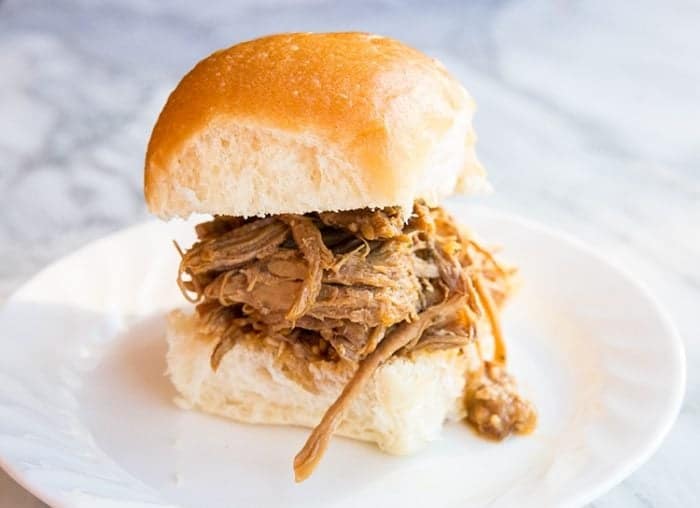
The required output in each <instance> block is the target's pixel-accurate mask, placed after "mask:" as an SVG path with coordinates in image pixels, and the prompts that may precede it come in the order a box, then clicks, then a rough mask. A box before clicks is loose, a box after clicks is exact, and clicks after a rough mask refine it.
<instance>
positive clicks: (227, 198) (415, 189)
mask: <svg viewBox="0 0 700 508" xmlns="http://www.w3.org/2000/svg"><path fill="white" fill-rule="evenodd" d="M473 112H474V102H473V101H472V99H471V98H470V97H469V95H468V93H467V91H466V90H465V89H464V88H463V87H462V86H461V85H460V84H459V83H458V82H457V81H456V80H455V79H454V78H453V77H452V76H450V74H449V73H448V72H447V71H446V69H445V68H444V67H443V66H442V64H440V63H439V62H438V61H436V60H434V59H432V58H429V57H428V56H426V55H424V54H423V53H421V52H419V51H417V50H415V49H413V48H410V47H408V46H405V45H404V44H402V43H400V42H398V41H396V40H394V39H390V38H387V37H380V36H377V35H370V34H365V33H291V34H280V35H272V36H268V37H263V38H261V39H256V40H253V41H250V42H244V43H242V44H237V45H236V46H233V47H231V48H229V49H224V50H221V51H217V52H216V53H214V54H212V55H211V56H209V57H207V58H205V59H204V60H202V61H201V62H199V63H198V64H197V65H196V66H195V68H194V69H192V70H191V71H190V72H189V73H188V74H187V75H186V76H185V77H184V78H183V79H182V81H181V82H180V84H179V85H178V86H177V87H176V88H175V90H174V91H173V92H172V94H171V95H170V97H169V99H168V102H167V103H166V104H165V107H164V108H163V111H162V112H161V114H160V117H159V118H158V121H157V122H156V125H155V127H154V129H153V133H152V135H151V140H150V142H149V144H148V152H147V154H146V168H145V195H146V201H147V202H148V206H149V208H150V210H151V211H152V212H153V213H155V214H157V215H159V216H160V217H162V218H171V217H176V216H180V217H187V216H189V215H190V214H192V213H204V214H225V215H234V216H244V217H247V216H261V215H268V214H279V213H299V214H303V213H309V212H315V211H331V210H350V209H356V208H365V207H369V208H375V207H385V206H400V207H401V208H402V209H403V210H404V217H406V218H407V217H408V215H409V214H410V211H411V209H412V206H413V201H414V200H416V199H424V200H426V201H427V202H428V203H435V202H437V201H438V200H439V199H440V198H443V197H445V196H447V195H449V194H452V193H453V192H455V191H461V192H463V191H469V190H472V189H474V188H476V187H483V186H485V185H486V182H485V176H484V172H483V169H482V168H481V166H480V164H479V163H478V161H477V159H476V156H475V154H474V142H475V136H474V133H473V130H472V126H471V120H472V114H473Z"/></svg>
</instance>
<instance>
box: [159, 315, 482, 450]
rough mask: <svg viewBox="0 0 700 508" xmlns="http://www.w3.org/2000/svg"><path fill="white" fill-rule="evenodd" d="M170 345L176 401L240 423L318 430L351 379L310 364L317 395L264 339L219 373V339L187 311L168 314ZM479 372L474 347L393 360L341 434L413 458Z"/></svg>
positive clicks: (242, 346) (233, 353) (354, 407)
mask: <svg viewBox="0 0 700 508" xmlns="http://www.w3.org/2000/svg"><path fill="white" fill-rule="evenodd" d="M480 336H483V337H487V339H486V340H491V339H490V336H489V335H488V334H486V333H484V334H480ZM482 340H484V339H482ZM167 341H168V354H167V363H168V374H169V376H170V378H171V380H172V382H173V384H174V385H175V388H176V389H177V390H178V392H179V393H180V399H179V402H180V403H182V404H184V405H186V406H187V407H195V408H197V409H200V410H202V411H205V412H208V413H213V414H217V415H220V416H225V417H228V418H232V419H233V420H237V421H239V422H246V423H267V424H279V425H301V426H304V427H314V426H316V425H317V424H318V422H319V421H320V420H321V417H322V416H323V414H324V413H325V412H326V410H327V409H328V407H329V406H330V405H331V404H332V403H333V401H335V399H336V398H337V397H338V395H339V394H340V392H341V391H342V389H343V388H344V387H345V385H346V384H347V382H348V380H349V379H350V377H351V375H352V373H353V372H352V370H351V369H348V368H343V367H342V364H338V363H335V362H315V363H311V364H310V365H309V367H310V371H311V373H312V375H313V378H314V384H315V385H316V386H317V388H318V393H315V394H314V393H312V392H310V391H308V390H306V389H305V388H304V387H302V386H301V385H300V384H298V383H297V382H295V381H294V380H292V379H291V378H290V377H288V376H287V375H286V374H285V373H284V371H283V368H282V366H281V365H280V362H279V361H278V360H277V359H276V358H277V352H278V351H277V349H278V348H277V347H275V346H269V345H265V344H264V342H263V341H261V340H259V339H258V340H254V339H249V340H242V341H239V342H238V343H236V345H235V346H234V347H233V349H231V350H230V351H228V352H227V353H226V354H225V355H224V356H223V358H222V360H221V363H220V365H219V368H218V369H217V371H216V372H214V371H212V368H211V366H210V363H209V361H210V357H211V353H212V351H213V349H214V347H215V346H216V344H217V342H218V338H217V337H214V336H211V335H207V334H205V333H202V332H201V328H200V327H199V319H198V318H197V317H196V314H191V315H188V314H185V313H184V312H182V311H173V312H172V313H171V314H170V316H169V319H168V328H167ZM486 347H488V344H486ZM480 365H481V359H480V357H479V356H478V353H477V352H476V347H475V346H474V345H473V344H472V345H470V346H469V347H467V348H465V349H464V350H459V349H451V350H442V351H436V352H432V353H427V352H423V353H416V354H415V355H414V356H413V358H409V357H402V356H398V357H397V356H394V357H392V358H391V359H390V360H388V361H387V362H386V363H384V364H383V365H382V366H381V367H379V369H378V370H377V371H375V373H374V375H373V376H372V379H371V380H370V382H369V383H368V384H367V386H366V387H365V388H364V390H363V391H362V392H361V393H360V394H359V396H358V397H356V398H355V399H353V401H352V403H351V405H350V409H349V411H348V412H347V414H346V416H345V417H344V418H343V420H342V422H341V424H340V427H339V429H338V431H337V432H336V434H337V435H341V436H346V437H351V438H354V439H360V440H363V441H370V442H374V443H376V444H377V445H378V446H379V448H381V449H382V450H383V451H385V452H387V453H391V454H407V453H412V452H414V451H416V450H418V449H420V448H422V447H423V445H425V444H426V443H427V442H429V441H433V440H435V439H437V438H438V436H439V434H440V430H441V428H442V425H443V422H444V421H445V420H459V419H461V418H463V417H464V404H463V402H462V397H463V393H464V388H465V383H466V376H465V372H467V371H468V370H470V369H474V368H478V367H479V366H480ZM304 439H306V434H304V436H303V437H302V436H300V443H299V444H300V445H301V444H302V441H303V440H304Z"/></svg>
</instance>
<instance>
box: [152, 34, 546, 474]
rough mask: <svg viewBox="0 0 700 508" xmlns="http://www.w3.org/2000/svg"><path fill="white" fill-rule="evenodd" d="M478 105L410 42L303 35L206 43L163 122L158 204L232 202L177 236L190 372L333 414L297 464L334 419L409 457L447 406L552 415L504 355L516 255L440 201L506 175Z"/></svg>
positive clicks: (235, 410)
mask: <svg viewBox="0 0 700 508" xmlns="http://www.w3.org/2000/svg"><path fill="white" fill-rule="evenodd" d="M473 110H474V104H473V102H472V100H471V98H470V97H469V95H468V94H467V92H466V91H465V90H464V88H463V87H462V86H461V85H460V84H459V83H458V82H457V81H455V80H454V79H453V78H452V77H451V76H450V75H449V74H448V73H447V71H446V70H445V69H444V67H443V66H442V65H441V64H440V63H438V62H437V61H435V60H433V59H431V58H429V57H427V56H425V55H423V54H422V53H420V52H418V51H416V50H414V49H411V48H409V47H407V46H404V45H403V44H401V43H399V42H397V41H395V40H392V39H389V38H385V37H379V36H376V35H368V34H362V33H333V34H311V33H303V34H283V35H274V36H270V37H264V38H262V39H257V40H254V41H251V42H246V43H243V44H239V45H236V46H233V47H231V48H229V49H225V50H222V51H218V52H216V53H214V54H213V55H211V56H209V57H208V58H206V59H204V60H203V61H201V62H200V63H199V64H197V66H196V67H195V68H194V69H193V70H192V71H191V72H190V73H189V74H187V75H186V76H185V77H184V78H183V80H182V81H181V82H180V84H179V85H178V86H177V88H176V89H175V91H174V92H173V93H172V94H171V96H170V98H169V99H168V102H167V104H166V105H165V108H164V109H163V111H162V113H161V115H160V117H159V119H158V122H157V123H156V126H155V128H154V130H153V134H152V137H151V140H150V143H149V146H148V153H147V157H146V168H145V195H146V200H147V202H148V205H149V207H150V209H151V210H152V211H153V212H154V213H155V214H157V215H159V216H160V217H162V218H166V219H167V218H171V217H176V216H179V217H188V216H189V215H190V214H193V213H197V214H208V215H210V216H212V218H211V220H208V221H206V222H202V223H201V224H199V225H198V226H196V233H197V237H198V240H197V241H196V242H195V243H194V244H193V245H192V246H190V248H189V249H186V250H185V249H181V248H180V247H179V246H178V249H179V251H180V254H181V256H182V261H181V263H180V270H179V274H178V279H177V280H178V284H179V286H180V289H181V290H182V293H183V295H184V296H185V298H187V299H188V300H189V301H191V302H192V303H194V304H196V307H195V308H194V310H193V311H190V312H183V311H175V312H173V313H172V314H171V316H170V319H169V325H168V332H167V336H168V344H169V350H168V357H167V361H168V369H169V374H170V377H171V379H172V381H173V383H174V385H175V387H176V388H177V390H178V391H179V393H180V394H181V397H182V398H183V399H184V400H185V401H186V402H187V403H188V404H189V405H191V406H192V407H196V408H199V409H201V410H204V411H207V412H210V413H215V414H219V415H224V416H227V417H230V418H233V419H234V420H238V421H242V422H251V423H268V424H287V425H303V426H308V427H312V428H313V431H312V432H311V435H310V436H309V438H308V440H307V442H306V444H305V445H304V446H303V448H302V449H301V451H300V452H299V453H298V455H297V456H296V458H295V459H294V471H295V474H296V479H297V481H302V480H304V479H306V478H307V477H308V476H309V475H310V474H311V473H312V471H313V470H314V468H315V467H316V465H317V464H318V462H319V460H320V459H321V457H322V455H323V454H324V452H325V451H326V449H327V447H328V442H329V440H330V438H331V436H332V435H334V434H338V435H342V436H348V437H352V438H356V439H362V440H366V441H372V442H375V443H377V445H378V446H379V447H380V448H381V449H382V450H384V451H386V452H388V453H394V454H405V453H410V452H413V451H415V450H417V449H419V448H420V447H421V446H423V445H424V444H425V443H426V442H428V441H431V440H434V439H436V438H437V436H438V434H439V432H440V429H441V427H442V425H443V423H444V422H445V421H446V420H460V419H466V420H467V421H468V422H469V423H470V424H471V425H472V426H474V428H475V429H476V430H477V431H478V432H479V433H481V434H483V435H484V436H487V437H490V438H494V439H502V438H504V437H505V436H507V435H509V434H510V433H513V432H515V433H526V432H528V431H530V430H531V429H532V428H533V427H534V425H535V421H536V414H535V411H534V409H533V407H532V406H531V405H530V403H528V402H527V401H526V400H524V399H522V398H521V397H520V396H519V395H518V394H517V392H516V387H515V384H514V381H513V379H512V378H511V377H510V376H509V375H508V374H507V373H506V371H505V370H504V366H505V362H506V350H505V345H504V343H503V338H502V336H501V329H500V327H499V323H498V312H499V309H500V308H501V306H502V305H503V303H504V301H505V300H506V299H507V297H508V296H509V294H510V293H511V287H512V282H513V274H514V271H513V270H512V269H511V268H508V267H506V266H504V265H503V264H501V263H500V262H499V261H498V260H497V259H496V258H495V257H494V254H493V252H492V251H491V250H489V249H487V248H486V247H484V246H483V245H481V244H480V243H479V242H478V241H477V240H476V239H475V238H474V236H473V235H472V234H470V233H469V232H467V231H466V230H464V229H462V228H461V227H460V226H459V225H457V224H456V223H455V221H454V220H453V219H452V218H451V217H450V216H449V215H448V214H447V213H446V212H445V210H443V209H442V208H441V207H440V206H439V205H438V201H439V199H440V198H443V197H446V196H447V195H449V194H452V193H454V192H466V191H470V190H473V189H475V188H478V187H480V186H484V185H485V176H484V173H483V170H482V168H481V166H480V165H479V163H478V161H477V160H476V157H475V155H474V141H475V137H474V134H473V130H472V127H471V119H472V113H473ZM173 275H174V274H173Z"/></svg>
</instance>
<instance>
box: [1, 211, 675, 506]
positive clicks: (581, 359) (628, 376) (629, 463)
mask: <svg viewBox="0 0 700 508" xmlns="http://www.w3.org/2000/svg"><path fill="white" fill-rule="evenodd" d="M452 209H453V211H454V213H455V214H456V215H457V216H458V218H459V219H460V220H462V221H463V222H464V223H465V224H469V225H470V226H472V227H473V229H474V230H476V231H478V232H479V233H480V234H481V236H482V237H484V238H485V239H486V240H487V241H489V240H490V241H497V242H498V243H500V244H502V245H503V246H504V248H505V250H504V254H505V257H506V258H507V259H508V260H510V261H512V262H515V263H516V264H518V265H519V266H520V268H521V273H522V277H523V280H524V285H523V289H522V290H521V292H520V293H518V295H516V297H515V299H514V301H513V302H512V303H511V305H510V306H509V307H508V309H507V310H506V312H505V330H506V332H507V337H508V341H509V346H510V362H511V369H512V370H513V371H514V372H515V374H516V375H517V377H518V379H519V381H520V385H521V387H522V388H523V391H524V392H525V393H526V394H527V395H528V396H529V397H530V398H532V399H533V400H534V401H535V402H536V404H537V406H538V408H539V413H540V420H539V427H538V429H537V431H536V432H535V433H534V434H533V435H531V436H528V437H516V438H511V439H509V440H507V441H505V442H503V443H500V444H495V443H491V442H488V441H484V440H481V439H479V438H478V437H476V436H475V435H474V434H473V433H472V432H471V431H470V430H469V429H468V428H467V427H466V426H464V425H461V424H453V425H448V426H447V428H446V429H445V432H444V438H443V439H442V440H441V441H438V442H436V443H434V445H432V446H431V447H429V448H428V449H427V450H425V451H424V452H423V453H422V454H419V455H417V456H414V457H409V458H397V457H390V456H386V455H383V454H382V453H380V452H379V451H377V449H375V448H374V447H372V446H369V445H366V444H361V443H357V442H353V441H349V440H345V439H341V438H337V439H335V440H334V441H333V442H332V445H331V447H330V450H329V451H328V453H327V455H326V456H325V458H324V460H323V461H322V463H321V465H320V467H319V468H318V470H317V471H316V473H315V474H314V475H313V476H312V478H311V479H310V480H309V481H307V482H305V483H303V484H301V485H297V484H294V482H293V480H292V468H291V464H292V457H293V456H294V454H295V452H296V451H297V450H298V449H299V448H300V446H301V445H302V444H303V442H304V441H305V439H306V437H307V435H308V430H304V429H298V428H283V427H264V426H260V427H256V426H248V425H240V424H236V423H233V422H230V421H225V420H223V419H220V418H216V417H212V416H207V415H202V414H197V413H193V412H187V411H183V410H180V409H178V408H177V407H176V406H175V405H174V404H173V403H172V399H173V395H174V392H173V389H172V388H171V387H170V385H169V383H168V380H167V378H165V377H164V375H163V372H164V369H165V365H164V352H165V346H164V341H163V318H162V316H163V313H164V311H165V310H166V309H169V308H170V307H173V306H177V305H182V301H181V297H180V295H179V292H178V291H177V289H176V287H175V284H174V278H175V274H176V264H177V255H176V253H175V250H174V249H173V248H172V246H171V245H170V240H171V239H172V238H177V239H179V240H181V241H183V242H184V243H185V244H188V241H190V240H191V239H192V236H191V235H192V233H191V225H190V224H185V223H179V224H168V225H166V224H163V223H158V222H153V223H148V224H144V225H141V226H137V227H134V228H131V229H128V230H126V231H124V232H121V233H118V234H115V235H112V236H110V237H108V238H105V239H103V240H101V241H98V242H96V243H94V244H92V245H89V246H87V247H85V248H83V249H81V250H80V251H78V252H76V253H75V254H73V255H71V256H69V257H67V258H65V259H63V260H61V261H59V262H57V263H55V264H54V265H52V266H51V267H49V268H47V269H46V270H44V271H43V272H42V273H40V274H39V275H37V276H36V277H35V278H34V279H33V280H31V281H30V282H29V283H28V284H27V285H25V286H24V287H23V288H22V289H21V290H20V291H18V292H17V293H16V294H15V295H14V296H13V297H12V298H11V299H10V300H9V301H8V302H7V305H6V306H5V307H4V309H3V310H2V312H1V313H0V465H2V466H3V467H4V468H5V469H6V470H7V471H8V472H9V474H10V475H11V476H13V477H14V478H15V479H16V480H17V481H18V482H20V483H21V484H22V485H24V486H25V487H26V488H27V489H29V490H30V491H31V492H33V493H34V494H36V495H37V496H39V497H40V498H42V499H43V500H45V501H46V502H48V503H49V504H52V505H54V506H71V507H76V506H85V507H91V508H92V507H102V506H109V507H111V506H127V507H136V506H192V507H201V506H207V507H218V506H279V505H284V506H289V507H291V506H304V507H305V508H310V507H315V506H351V505H352V506H355V505H366V506H394V505H398V504H399V503H401V505H403V506H427V505H431V506H455V507H456V506H459V507H464V506H486V505H488V506H513V505H517V506H557V505H580V504H583V503H585V502H588V501H590V500H592V499H593V498H595V497H596V496H598V495H600V494H601V493H603V492H604V491H605V490H607V489H609V488H610V487H612V486H613V485H614V484H616V483H617V482H619V481H621V480H622V479H623V478H624V477H625V476H626V475H628V474H630V473H631V472H632V471H633V470H634V469H635V468H636V467H638V466H639V465H640V464H641V463H642V462H643V461H644V460H645V459H647V458H648V457H649V456H650V454H651V453H652V452H653V451H654V450H655V449H656V448H657V447H658V446H659V444H660V443H661V441H662V439H663V437H664V435H665V434H666V433H667V431H668V430H669V428H670V426H671V424H672V423H673V420H674V418H675V416H676V414H677V412H678V408H679V405H680V401H681V399H682V396H683V387H684V380H685V370H684V369H685V361H684V356H683V348H682V344H681V341H680V339H679V337H678V335H677V333H676V331H675V330H674V328H673V326H672V324H671V323H670V321H669V320H668V318H667V317H666V314H665V313H664V312H662V310H661V309H660V308H659V306H658V304H657V303H656V302H655V301H654V299H653V298H651V296H650V295H649V294H648V293H647V292H646V291H645V290H644V289H642V288H641V287H640V285H639V284H638V283H636V282H634V281H633V280H631V279H630V278H629V277H628V276H625V275H623V274H622V273H621V272H620V271H619V270H617V269H616V268H613V267H612V266H611V265H610V264H608V263H607V262H605V261H604V260H603V259H602V258H601V257H599V256H598V255H597V254H595V253H594V252H593V251H592V250H591V249H588V248H586V247H583V246H581V245H579V244H578V243H576V242H574V241H572V240H570V239H567V238H565V237H564V236H562V235H559V234H556V233H553V232H551V231H548V230H546V229H544V228H542V227H540V226H537V225H535V224H532V223H528V222H524V221H521V220H518V219H514V218H512V217H509V216H505V215H502V214H500V213H496V212H493V211H489V210H485V209H474V208H465V207H461V206H456V207H455V206H453V207H452Z"/></svg>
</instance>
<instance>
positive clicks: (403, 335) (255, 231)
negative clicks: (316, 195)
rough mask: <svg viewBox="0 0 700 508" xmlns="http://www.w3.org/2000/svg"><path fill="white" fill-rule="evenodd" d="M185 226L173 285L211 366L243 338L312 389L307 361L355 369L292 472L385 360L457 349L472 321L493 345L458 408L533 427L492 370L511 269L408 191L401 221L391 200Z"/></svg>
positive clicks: (494, 423)
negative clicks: (190, 232)
mask: <svg viewBox="0 0 700 508" xmlns="http://www.w3.org/2000/svg"><path fill="white" fill-rule="evenodd" d="M196 232H197V235H198V237H199V241H198V242H197V243H195V244H194V245H193V246H192V248H190V249H189V250H188V251H187V252H185V253H182V262H181V265H180V274H179V277H178V283H179V285H180V288H181V289H182V291H183V294H184V295H185V296H186V297H187V298H188V299H189V300H191V301H193V302H195V303H198V306H197V311H198V313H199V315H200V317H201V318H202V320H203V321H204V323H205V326H206V327H207V329H208V330H209V331H211V332H212V333H216V334H217V335H218V336H219V337H220V342H219V343H218V345H217V346H216V348H215V349H214V352H213V354H212V357H211V366H212V369H214V370H216V369H217V368H218V366H219V364H220V362H221V359H222V358H223V357H224V355H225V354H226V353H227V352H228V351H229V350H230V349H231V348H232V347H233V346H234V345H235V344H236V342H237V341H238V340H240V338H241V337H244V336H246V337H259V339H260V340H262V341H266V343H267V344H270V343H272V344H273V345H274V344H278V349H279V351H280V354H279V356H280V357H281V360H280V361H282V362H283V364H282V365H283V369H282V370H283V372H285V373H286V374H287V375H289V376H291V377H293V378H294V379H295V380H296V381H298V382H299V383H300V384H301V386H304V387H305V388H306V389H307V390H309V391H311V392H316V389H317V387H315V386H314V384H313V378H312V376H311V375H310V374H309V370H308V366H309V365H310V364H311V363H313V362H316V361H332V362H344V363H345V364H347V365H349V366H350V368H353V369H354V375H353V377H352V378H351V380H350V382H349V383H348V385H347V386H346V387H345V389H344V391H343V393H342V394H341V395H340V397H339V398H338V400H337V401H336V402H335V403H334V404H333V405H332V406H331V407H330V408H329V409H328V411H327V413H326V414H325V416H324V417H323V419H322V421H321V422H320V424H319V425H318V426H317V427H316V428H315V429H314V431H313V433H312V434H311V436H310V437H309V440H308V441H307V443H306V445H305V446H304V448H303V449H302V451H301V452H300V453H299V454H298V455H297V457H296V458H295V461H294V467H295V473H296V477H297V480H298V481H301V480H303V479H305V478H306V477H308V476H309V475H310V474H311V472H312V471H313V469H314V468H315V466H316V464H317V463H318V461H319V460H320V459H321V456H322V455H323V452H324V451H325V448H326V446H327V443H328V441H329V439H330V437H331V436H332V434H333V432H334V430H335V429H336V428H337V426H338V424H339V423H340V422H341V421H342V418H343V414H344V412H345V409H346V408H347V406H348V404H349V403H350V401H351V400H352V399H353V397H354V396H355V395H356V394H357V393H358V392H359V391H361V389H362V387H363V386H364V384H365V383H366V382H367V380H368V379H369V378H370V377H371V375H372V374H373V373H374V371H375V370H376V369H377V368H378V367H379V366H380V365H381V364H382V363H383V362H385V361H386V360H387V359H389V358H390V357H391V356H393V355H396V354H399V355H400V354H410V353H412V352H414V351H420V350H425V351H433V350H439V349H452V348H461V347H464V346H466V345H468V344H469V343H470V342H472V341H473V340H474V339H475V337H476V334H477V326H476V325H477V323H478V322H480V321H483V320H486V321H487V322H488V323H489V326H490V329H491V332H492V334H493V336H494V339H495V342H496V347H495V354H494V357H493V358H492V359H491V362H490V363H486V362H485V363H484V368H483V369H482V372H481V375H480V376H477V377H473V376H470V378H472V379H477V380H478V381H473V382H472V383H470V385H469V387H468V390H467V394H466V399H465V407H466V409H467V411H468V417H467V419H468V421H469V422H470V423H471V424H472V425H473V426H474V427H475V428H476V429H477V431H479V432H480V433H482V434H484V435H486V436H488V437H492V438H494V439H502V438H503V437H505V436H507V435H508V434H510V433H511V432H525V431H526V430H529V429H531V428H532V427H534V422H535V419H536V414H535V412H534V409H533V407H532V405H531V404H529V403H528V402H527V401H525V400H523V399H521V398H520V397H518V396H517V393H516V391H515V385H514V383H513V381H512V378H510V377H509V376H508V375H507V374H506V373H505V371H504V370H503V366H504V365H505V361H506V350H505V345H504V343H503V338H502V334H501V329H500V326H499V323H498V319H497V315H498V309H499V308H500V306H501V305H502V303H503V301H504V300H505V298H506V297H507V295H508V294H509V292H510V282H511V276H512V274H513V271H512V270H510V269H507V268H505V267H504V266H502V265H501V264H500V263H499V262H498V261H497V260H496V258H495V257H494V255H493V254H492V252H491V251H490V250H488V249H486V248H484V247H483V246H481V245H480V244H479V243H477V242H476V241H475V240H474V239H473V238H472V237H471V235H469V234H467V233H466V232H465V231H462V230H460V228H458V227H457V225H456V224H455V223H454V222H453V220H452V219H451V218H450V217H449V216H448V215H447V214H446V213H445V212H444V210H442V209H441V208H439V207H435V208H429V207H428V206H426V205H425V204H423V203H421V202H416V203H415V206H414V212H413V215H412V217H411V218H410V220H408V222H404V220H403V218H402V217H401V213H400V211H399V209H398V208H384V209H380V210H369V209H363V210H353V211H343V212H323V213H320V214H307V215H292V214H285V215H278V216H271V217H267V218H262V219H247V220H246V219H241V218H234V217H227V216H220V217H219V216H217V217H215V218H214V219H213V220H211V221H209V222H205V223H202V224H200V225H198V226H197V228H196ZM178 249H179V247H178ZM499 369H500V370H499Z"/></svg>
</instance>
